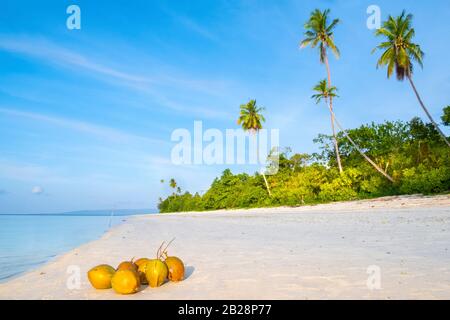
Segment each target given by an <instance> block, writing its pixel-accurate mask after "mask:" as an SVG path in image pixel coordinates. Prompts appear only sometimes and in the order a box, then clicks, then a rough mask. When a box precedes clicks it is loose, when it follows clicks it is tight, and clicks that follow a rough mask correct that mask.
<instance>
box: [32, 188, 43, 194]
mask: <svg viewBox="0 0 450 320" xmlns="http://www.w3.org/2000/svg"><path fill="white" fill-rule="evenodd" d="M31 193H32V194H35V195H40V194H43V193H44V188H42V187H41V186H35V187H33V189H31Z"/></svg>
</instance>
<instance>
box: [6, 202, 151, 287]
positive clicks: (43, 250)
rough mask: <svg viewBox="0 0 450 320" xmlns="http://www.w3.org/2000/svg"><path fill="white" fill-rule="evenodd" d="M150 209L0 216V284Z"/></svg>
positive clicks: (98, 236)
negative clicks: (112, 212)
mask: <svg viewBox="0 0 450 320" xmlns="http://www.w3.org/2000/svg"><path fill="white" fill-rule="evenodd" d="M143 212H146V213H148V212H155V211H154V210H146V211H142V210H138V211H132V210H124V211H122V212H119V213H117V212H116V213H114V214H113V215H111V211H80V212H72V213H65V214H48V215H0V282H4V281H6V280H8V279H9V278H11V277H14V276H17V275H19V274H21V273H23V272H25V271H28V270H31V269H33V268H36V267H37V266H39V265H41V264H43V263H45V262H47V261H49V260H50V259H52V258H53V257H55V256H56V255H58V254H61V253H64V252H66V251H69V250H71V249H73V248H75V247H77V246H79V245H81V244H83V243H86V242H89V241H92V240H95V239H98V238H100V237H101V236H102V235H103V234H104V233H105V232H106V231H107V230H108V229H109V228H111V227H113V226H116V225H118V224H120V223H122V222H123V221H124V220H127V219H128V218H129V217H130V216H131V215H133V214H138V213H139V214H142V213H143Z"/></svg>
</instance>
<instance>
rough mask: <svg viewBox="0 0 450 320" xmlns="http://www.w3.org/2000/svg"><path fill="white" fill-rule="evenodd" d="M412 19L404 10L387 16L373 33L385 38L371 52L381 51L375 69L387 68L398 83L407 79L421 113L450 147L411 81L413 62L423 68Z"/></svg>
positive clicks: (389, 74)
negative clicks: (421, 110)
mask: <svg viewBox="0 0 450 320" xmlns="http://www.w3.org/2000/svg"><path fill="white" fill-rule="evenodd" d="M412 18H413V16H412V15H411V14H406V12H405V11H404V10H403V12H402V14H401V15H400V16H398V17H396V18H394V17H392V16H389V17H388V20H387V21H385V22H383V26H382V28H380V29H378V30H377V31H376V32H375V35H376V36H382V37H385V38H386V41H384V42H382V43H380V44H379V45H378V46H377V47H376V48H375V49H373V51H372V52H374V51H376V50H383V53H382V55H381V57H380V58H379V59H378V62H377V68H379V67H381V66H387V77H388V78H390V77H391V76H392V74H393V73H394V71H395V74H396V75H397V79H398V80H399V81H403V80H404V79H405V77H406V78H408V80H409V83H410V84H411V87H412V89H413V91H414V93H415V95H416V97H417V100H419V103H420V105H421V107H422V109H423V111H425V113H426V115H427V116H428V118H429V119H430V121H431V123H432V124H433V125H434V127H435V128H436V130H437V131H438V132H439V134H440V135H441V136H442V139H443V140H444V141H445V143H447V145H448V146H449V147H450V142H449V141H448V140H447V137H446V136H445V134H444V133H443V132H442V131H441V129H440V128H439V126H438V124H437V123H436V122H435V121H434V119H433V117H432V116H431V114H430V112H429V111H428V109H427V108H426V107H425V104H424V103H423V101H422V99H421V97H420V95H419V93H418V91H417V89H416V86H415V85H414V82H413V80H412V74H413V69H414V67H413V62H417V64H419V66H421V67H422V68H423V57H424V53H423V51H422V49H421V48H420V46H419V45H418V44H416V43H413V42H412V40H413V38H414V35H415V31H414V28H413V27H412Z"/></svg>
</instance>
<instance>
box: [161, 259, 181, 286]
mask: <svg viewBox="0 0 450 320" xmlns="http://www.w3.org/2000/svg"><path fill="white" fill-rule="evenodd" d="M164 262H165V263H166V265H167V268H168V269H169V275H168V277H169V280H170V281H175V282H176V281H182V280H183V279H184V264H183V261H181V259H180V258H177V257H167V258H166V260H165V261H164Z"/></svg>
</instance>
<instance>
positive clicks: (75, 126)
mask: <svg viewBox="0 0 450 320" xmlns="http://www.w3.org/2000/svg"><path fill="white" fill-rule="evenodd" d="M0 113H3V114H5V115H9V116H13V117H20V118H27V119H31V120H35V121H40V122H45V123H48V124H51V125H55V126H59V127H63V128H66V129H69V130H74V131H78V132H82V133H86V134H89V135H92V136H95V137H97V138H101V139H106V140H110V141H113V142H119V143H120V142H139V143H151V144H164V143H168V142H167V141H166V140H159V139H153V138H148V137H142V136H139V135H134V134H130V133H127V132H123V131H121V130H117V129H113V128H109V127H105V126H99V125H96V124H92V123H90V122H85V121H79V120H73V119H68V118H63V117H56V116H50V115H45V114H41V113H36V112H29V111H20V110H16V109H10V108H3V107H0Z"/></svg>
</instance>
